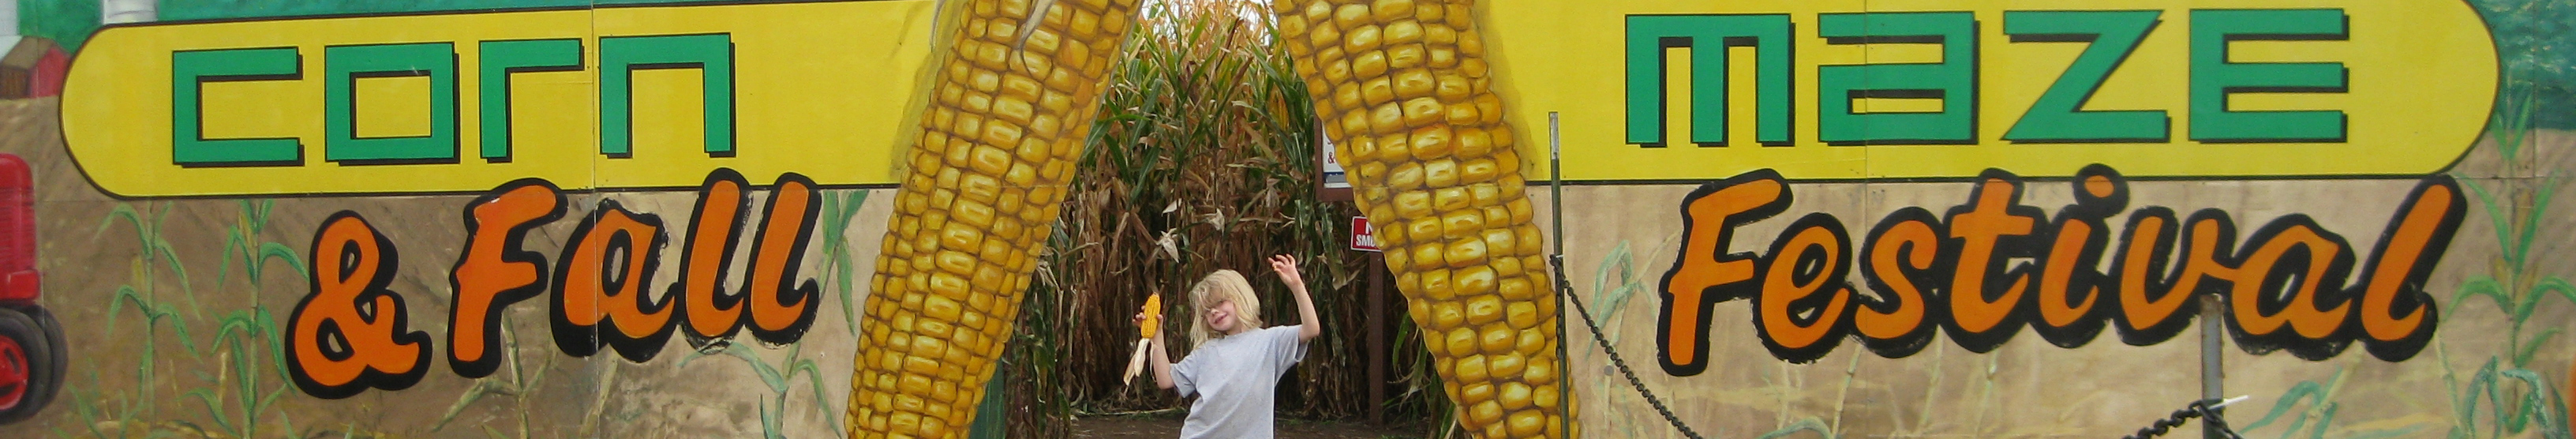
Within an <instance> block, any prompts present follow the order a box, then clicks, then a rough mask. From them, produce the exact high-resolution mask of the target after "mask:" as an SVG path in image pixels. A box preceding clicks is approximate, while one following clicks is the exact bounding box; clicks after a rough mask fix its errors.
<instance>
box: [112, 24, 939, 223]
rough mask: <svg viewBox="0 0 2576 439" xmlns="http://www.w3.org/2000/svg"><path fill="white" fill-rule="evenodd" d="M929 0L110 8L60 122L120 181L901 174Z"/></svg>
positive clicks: (597, 184)
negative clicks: (128, 17)
mask: <svg viewBox="0 0 2576 439" xmlns="http://www.w3.org/2000/svg"><path fill="white" fill-rule="evenodd" d="M932 9H933V3H932V2H930V1H923V0H912V1H882V2H834V3H785V4H742V5H708V6H680V7H618V8H601V9H587V10H554V11H528V12H496V13H469V14H450V15H420V16H384V17H354V18H322V19H299V20H279V21H254V22H231V23H197V24H171V25H147V26H128V27H114V28H109V29H106V30H104V31H101V32H99V33H98V34H97V35H96V36H94V37H92V38H91V39H90V42H89V43H88V45H87V46H86V47H84V48H83V49H82V52H81V54H80V56H79V59H78V61H77V62H75V63H74V65H73V66H72V70H71V73H70V74H69V77H68V79H67V81H66V84H65V86H64V92H63V110H62V113H63V135H64V137H65V140H66V142H67V143H69V145H70V147H71V150H72V155H73V158H74V159H75V160H77V161H78V162H79V164H80V166H81V168H82V170H83V171H84V172H85V173H87V174H88V176H89V177H90V178H91V181H93V182H96V184H98V186H99V187H100V188H102V189H105V190H107V191H108V192H111V193H115V194H118V195H123V196H189V195H259V194H304V193H439V192H471V191H484V190H489V189H491V188H493V187H497V186H500V185H502V184H503V183H506V182H509V181H511V180H516V179H520V178H529V177H536V178H544V179H546V180H549V181H553V182H555V183H556V184H558V185H561V186H563V187H564V188H566V189H589V188H660V187H695V186H697V185H698V184H699V183H701V182H702V180H703V179H704V178H705V176H706V175H707V174H708V172H709V171H710V170H711V169H715V168H731V169H735V170H737V171H740V172H741V173H743V174H745V175H779V174H782V173H788V172H794V173H798V174H802V175H805V176H807V177H810V178H812V179H813V180H814V181H815V182H817V183H818V184H825V185H851V184H886V183H893V182H894V180H893V179H892V177H891V171H892V170H893V168H894V164H893V157H894V155H895V151H896V150H897V148H896V145H897V143H896V142H898V141H899V140H900V139H899V138H900V137H901V136H900V135H899V134H900V133H901V131H900V130H899V128H901V127H902V123H903V119H904V118H905V117H906V112H907V111H908V110H907V109H909V108H913V107H915V106H916V105H912V104H911V102H910V100H911V99H912V98H913V94H914V90H913V89H914V88H915V87H914V86H913V84H914V82H915V79H916V77H917V75H918V73H919V69H920V67H921V65H922V62H923V61H925V60H926V59H928V54H929V49H930V47H929V46H930V41H929V38H928V37H927V36H928V35H929V32H930V29H929V28H930V23H931V21H932V12H933V11H932Z"/></svg>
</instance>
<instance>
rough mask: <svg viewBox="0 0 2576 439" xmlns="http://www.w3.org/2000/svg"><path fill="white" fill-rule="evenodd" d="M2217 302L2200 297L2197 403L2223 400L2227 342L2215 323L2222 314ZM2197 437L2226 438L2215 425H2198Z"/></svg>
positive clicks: (2215, 413) (2212, 296) (2214, 412)
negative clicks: (2198, 398)
mask: <svg viewBox="0 0 2576 439" xmlns="http://www.w3.org/2000/svg"><path fill="white" fill-rule="evenodd" d="M2219 302H2220V301H2219V296H2218V295H2216V294H2210V295H2203V296H2200V399H2201V400H2203V401H2209V400H2216V399H2219V398H2225V397H2226V396H2225V393H2226V392H2227V386H2226V384H2227V371H2226V369H2225V368H2224V367H2223V366H2224V362H2223V361H2221V360H2222V358H2221V357H2220V355H2222V354H2224V353H2225V352H2223V351H2224V350H2225V347H2226V345H2227V341H2226V340H2225V339H2224V338H2222V337H2224V336H2225V335H2224V331H2225V329H2224V328H2220V327H2219V326H2220V323H2221V322H2219V321H2218V319H2219V318H2220V315H2221V314H2220V313H2221V312H2222V311H2224V310H2222V309H2220V307H2221V306H2222V305H2221V304H2220V303H2219ZM2220 410H2223V409H2217V408H2212V409H2210V410H2209V415H2210V416H2218V415H2219V414H2222V413H2225V412H2222V411H2220ZM2204 421H2208V420H2204ZM2200 436H2201V437H2202V438H2205V439H2218V438H2223V437H2227V436H2226V435H2225V434H2222V433H2221V432H2219V431H2218V423H2217V422H2201V423H2200Z"/></svg>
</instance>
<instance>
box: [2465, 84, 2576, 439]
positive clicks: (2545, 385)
mask: <svg viewBox="0 0 2576 439" xmlns="http://www.w3.org/2000/svg"><path fill="white" fill-rule="evenodd" d="M2524 70H2527V69H2523V68H2517V69H2508V70H2507V72H2506V74H2505V77H2504V86H2503V87H2502V89H2501V90H2500V92H2499V97H2498V101H2499V102H2498V105H2497V108H2498V112H2497V114H2496V115H2495V118H2494V119H2493V120H2492V121H2490V126H2489V129H2488V132H2489V133H2491V135H2492V136H2493V140H2494V145H2493V147H2492V148H2488V149H2491V150H2493V151H2494V152H2495V154H2496V156H2497V158H2499V159H2502V160H2500V162H2501V163H2502V165H2503V166H2502V168H2501V172H2499V173H2498V176H2497V178H2490V179H2480V178H2470V177H2472V176H2466V175H2463V176H2462V177H2463V178H2461V179H2460V182H2461V186H2462V187H2465V188H2467V189H2468V190H2469V192H2470V194H2471V195H2474V196H2475V197H2476V198H2477V200H2478V204H2479V205H2480V206H2481V207H2482V208H2484V211H2485V213H2486V216H2487V219H2488V221H2489V222H2490V224H2491V226H2492V227H2493V229H2494V230H2495V243H2496V247H2497V249H2498V252H2497V255H2496V257H2495V259H2494V260H2493V261H2492V263H2491V264H2489V265H2488V267H2487V272H2486V273H2484V274H2479V275H2474V276H2470V277H2469V278H2468V280H2467V281H2464V282H2462V283H2461V284H2460V287H2459V291H2458V293H2457V294H2456V295H2455V296H2453V297H2452V300H2451V302H2450V303H2451V309H2450V310H2449V311H2447V312H2446V315H2445V317H2446V318H2447V317H2451V316H2456V315H2457V314H2458V313H2459V311H2460V310H2462V309H2466V308H2469V306H2468V304H2469V303H2470V300H2471V299H2474V298H2484V299H2487V300H2486V301H2487V302H2488V303H2492V304H2493V305H2494V306H2495V310H2496V311H2497V312H2499V313H2501V314H2503V315H2504V316H2505V317H2506V319H2508V321H2507V325H2508V326H2507V329H2506V332H2505V337H2504V345H2503V346H2500V347H2499V348H2501V350H2500V351H2499V352H2501V353H2500V354H2499V355H2497V356H2495V357H2490V358H2488V359H2487V361H2486V363H2485V365H2484V366H2482V367H2480V368H2479V370H2478V371H2477V372H2476V373H2475V374H2472V375H2470V377H2469V379H2468V380H2467V381H2466V382H2462V381H2461V380H2460V379H2459V374H2458V372H2457V371H2455V370H2452V369H2450V367H2451V366H2450V361H2449V352H2448V350H2447V349H2446V348H2444V347H2441V346H2436V347H2435V349H2436V350H2437V351H2436V353H2437V354H2438V355H2440V356H2441V358H2442V365H2443V368H2444V369H2443V372H2444V373H2443V378H2444V379H2445V380H2446V381H2448V382H2449V383H2450V388H2451V390H2450V401H2451V404H2452V407H2453V408H2454V410H2455V413H2454V415H2455V417H2454V418H2453V425H2452V428H2451V433H2450V437H2452V438H2455V439H2465V438H2473V437H2479V436H2478V433H2479V431H2481V430H2484V431H2485V433H2486V435H2485V437H2489V438H2495V437H2503V436H2507V435H2516V434H2522V433H2524V432H2525V431H2528V430H2529V429H2532V428H2535V427H2536V428H2538V429H2539V431H2540V434H2541V436H2542V437H2546V438H2551V439H2566V438H2569V437H2571V432H2570V431H2569V427H2568V425H2567V424H2568V412H2567V405H2566V402H2565V398H2564V396H2563V395H2560V394H2559V392H2558V387H2557V386H2554V385H2551V384H2550V383H2549V380H2547V379H2544V378H2542V375H2541V374H2540V373H2538V372H2535V371H2532V370H2530V369H2529V367H2530V365H2531V361H2532V359H2533V357H2534V356H2535V355H2537V354H2538V353H2539V350H2540V348H2541V347H2542V346H2547V345H2548V344H2549V341H2550V340H2552V339H2554V338H2556V337H2557V336H2558V335H2559V334H2560V332H2561V331H2563V330H2564V328H2562V327H2559V326H2557V325H2555V324H2547V323H2545V324H2544V325H2545V326H2549V327H2547V328H2546V329H2542V330H2541V331H2540V332H2538V333H2527V332H2526V328H2527V326H2528V324H2529V323H2530V322H2531V318H2532V315H2533V314H2534V313H2535V312H2536V311H2537V310H2538V309H2539V307H2540V304H2541V303H2543V302H2545V301H2547V300H2548V299H2549V298H2551V297H2557V298H2561V299H2565V300H2567V301H2568V302H2570V303H2571V304H2576V286H2571V285H2570V284H2569V283H2568V281H2567V279H2566V278H2565V277H2563V276H2562V275H2560V274H2558V273H2551V272H2549V271H2551V270H2550V269H2549V268H2546V267H2541V266H2540V265H2539V264H2540V261H2539V260H2537V259H2536V258H2534V256H2535V255H2534V253H2533V252H2532V249H2533V244H2534V243H2535V242H2537V241H2539V238H2540V236H2539V235H2540V231H2541V230H2542V227H2541V224H2542V222H2543V221H2544V220H2545V219H2547V217H2548V215H2549V213H2550V212H2551V210H2550V208H2549V204H2550V202H2551V201H2552V200H2553V199H2555V198H2557V197H2556V195H2557V192H2558V189H2559V187H2560V186H2561V183H2562V178H2563V177H2562V176H2559V175H2543V174H2548V173H2540V172H2534V171H2535V168H2536V167H2537V166H2539V165H2538V163H2536V162H2537V160H2534V158H2533V157H2531V154H2530V152H2531V151H2529V150H2528V149H2527V148H2529V145H2528V144H2527V143H2528V142H2530V141H2531V139H2532V137H2531V134H2532V132H2533V128H2534V127H2533V121H2534V120H2535V119H2534V117H2535V114H2533V111H2534V109H2536V108H2539V107H2540V102H2539V101H2538V99H2539V98H2538V94H2537V93H2536V92H2535V91H2534V90H2535V87H2537V85H2535V84H2534V83H2533V82H2532V80H2531V78H2530V76H2531V73H2530V72H2525V71H2524ZM2482 180H2483V181H2482ZM2480 406H2484V407H2485V408H2486V412H2487V413H2486V414H2487V416H2485V417H2480V416H2478V415H2479V408H2480ZM2480 421H2486V422H2487V425H2485V426H2483V428H2481V426H2480V425H2478V424H2479V423H2480Z"/></svg>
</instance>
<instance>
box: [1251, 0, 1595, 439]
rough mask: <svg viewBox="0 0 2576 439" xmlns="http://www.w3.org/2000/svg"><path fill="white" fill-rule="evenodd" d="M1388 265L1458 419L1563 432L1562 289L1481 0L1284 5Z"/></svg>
mask: <svg viewBox="0 0 2576 439" xmlns="http://www.w3.org/2000/svg"><path fill="white" fill-rule="evenodd" d="M1271 5H1272V9H1273V10H1272V12H1274V13H1276V14H1277V15H1278V18H1279V36H1280V37H1281V39H1282V41H1284V42H1285V43H1286V44H1287V45H1288V51H1289V54H1290V55H1293V56H1295V57H1296V59H1297V73H1298V75H1299V76H1301V77H1304V78H1305V80H1306V89H1307V91H1308V92H1309V93H1311V94H1312V95H1313V97H1314V102H1315V112H1316V113H1317V114H1318V115H1319V116H1320V117H1322V119H1323V124H1324V126H1325V128H1324V132H1325V134H1326V135H1327V136H1329V137H1331V138H1332V139H1334V140H1335V142H1336V143H1335V148H1334V153H1336V154H1340V156H1341V161H1342V163H1344V166H1346V167H1348V168H1349V169H1350V170H1351V186H1352V187H1353V188H1354V189H1355V191H1356V192H1357V196H1356V197H1355V198H1357V199H1358V200H1359V206H1360V209H1361V210H1362V211H1363V212H1364V213H1366V214H1368V216H1369V220H1370V222H1371V223H1374V224H1380V226H1379V228H1378V232H1377V233H1378V236H1377V237H1378V240H1379V241H1378V242H1379V245H1381V246H1383V247H1384V248H1386V249H1387V250H1386V261H1387V267H1388V268H1389V269H1392V270H1393V271H1394V272H1395V273H1396V286H1397V288H1398V289H1400V290H1402V291H1403V292H1404V294H1405V296H1406V297H1407V298H1409V299H1410V302H1411V310H1410V311H1411V312H1412V313H1413V321H1414V322H1416V323H1417V324H1420V325H1421V326H1422V334H1423V341H1424V344H1425V345H1426V347H1428V348H1430V350H1431V353H1432V357H1433V365H1434V367H1435V368H1437V370H1438V371H1439V373H1440V378H1441V380H1442V381H1444V382H1446V383H1447V388H1446V390H1447V391H1448V393H1449V398H1450V400H1451V401H1455V402H1457V403H1458V404H1457V405H1458V415H1459V416H1458V417H1459V419H1460V420H1461V421H1463V422H1464V424H1465V425H1466V427H1467V431H1468V432H1469V433H1471V434H1474V435H1477V436H1481V437H1491V438H1501V437H1512V438H1538V437H1548V438H1553V437H1558V435H1559V434H1560V433H1559V428H1560V427H1563V426H1567V424H1565V423H1566V422H1569V421H1568V418H1567V417H1566V416H1565V413H1567V412H1568V411H1569V410H1567V409H1570V408H1571V407H1563V406H1560V405H1559V404H1558V402H1557V398H1558V396H1559V395H1561V392H1563V391H1564V388H1563V387H1562V385H1561V384H1559V380H1558V379H1557V378H1558V377H1557V376H1556V365H1557V362H1558V361H1559V360H1560V359H1559V358H1558V356H1557V354H1556V343H1557V332H1556V318H1555V315H1556V306H1557V302H1556V301H1557V295H1556V294H1555V293H1553V292H1552V290H1551V289H1550V288H1549V287H1548V285H1550V284H1549V283H1548V280H1547V273H1546V267H1547V265H1546V263H1545V261H1544V260H1543V259H1541V256H1540V255H1541V254H1542V253H1541V251H1542V250H1541V249H1542V247H1541V244H1542V237H1540V236H1539V232H1538V227H1537V226H1535V225H1533V224H1532V223H1531V219H1530V202H1529V199H1528V198H1527V197H1525V196H1523V194H1522V191H1523V187H1524V181H1523V180H1522V178H1521V172H1520V171H1521V159H1520V155H1519V154H1517V153H1516V152H1515V151H1514V150H1513V149H1512V145H1513V132H1512V127H1511V125H1510V124H1508V123H1506V122H1505V121H1504V118H1503V116H1504V114H1503V102H1502V99H1501V98H1500V97H1498V96H1497V95H1496V94H1495V93H1494V91H1493V88H1492V86H1493V85H1494V79H1495V78H1493V77H1492V76H1490V75H1489V74H1490V73H1491V72H1490V71H1489V70H1488V66H1487V65H1486V64H1485V53H1484V44H1483V43H1484V41H1483V40H1482V39H1481V38H1482V36H1480V35H1479V34H1478V33H1477V32H1476V27H1475V16H1474V9H1475V2H1474V1H1472V0H1449V1H1441V0H1277V1H1274V2H1272V3H1271Z"/></svg>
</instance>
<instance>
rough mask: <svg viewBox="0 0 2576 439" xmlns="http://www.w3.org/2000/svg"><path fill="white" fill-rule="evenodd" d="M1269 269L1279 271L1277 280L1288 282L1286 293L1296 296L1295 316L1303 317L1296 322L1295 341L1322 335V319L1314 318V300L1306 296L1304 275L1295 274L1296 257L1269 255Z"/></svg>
mask: <svg viewBox="0 0 2576 439" xmlns="http://www.w3.org/2000/svg"><path fill="white" fill-rule="evenodd" d="M1270 270H1271V271H1277V272H1279V282H1280V283H1285V284H1288V295H1289V296H1291V297H1296V298H1297V317H1298V318H1300V319H1303V320H1300V321H1299V323H1298V324H1297V341H1307V340H1313V339H1315V336H1318V335H1324V325H1323V321H1321V320H1316V319H1315V300H1314V299H1313V298H1309V297H1306V277H1305V276H1303V275H1299V274H1297V257H1296V256H1289V255H1278V256H1271V257H1270Z"/></svg>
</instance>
